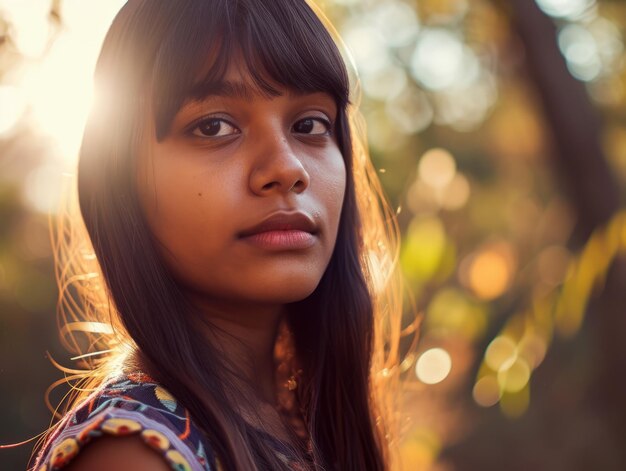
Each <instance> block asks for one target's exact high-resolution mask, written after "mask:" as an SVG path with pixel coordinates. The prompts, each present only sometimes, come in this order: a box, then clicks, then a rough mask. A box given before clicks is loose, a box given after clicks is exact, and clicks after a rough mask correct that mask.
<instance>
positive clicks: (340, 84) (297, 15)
mask: <svg viewBox="0 0 626 471" xmlns="http://www.w3.org/2000/svg"><path fill="white" fill-rule="evenodd" d="M208 3H209V2H190V3H187V4H186V5H185V7H184V8H179V9H178V10H177V12H176V15H177V16H178V21H175V22H173V23H172V26H171V28H169V29H168V31H166V33H165V36H164V39H163V41H162V43H161V46H160V48H159V50H158V51H157V58H156V61H155V64H154V70H153V72H152V77H153V78H152V102H153V103H154V118H155V125H156V131H157V138H158V139H162V138H164V137H165V136H166V135H167V133H168V131H169V127H170V125H171V123H172V121H173V119H174V116H175V115H176V113H177V112H178V111H179V110H180V108H181V107H182V106H183V105H184V103H185V102H187V101H190V100H201V99H202V98H203V97H204V96H206V95H207V90H211V89H212V88H213V86H214V85H215V84H216V83H218V82H220V81H221V80H222V78H223V77H224V75H225V74H226V71H227V68H228V65H229V63H230V62H231V61H232V58H233V57H235V56H237V55H239V56H240V57H241V58H242V59H243V64H244V65H245V67H246V70H247V72H248V73H249V78H250V79H251V81H252V83H250V84H249V85H250V86H251V87H252V88H253V89H254V90H255V92H257V93H259V94H260V95H262V96H266V97H273V96H278V95H280V94H281V92H280V90H279V88H278V87H284V88H286V89H289V90H292V91H294V92H296V93H315V92H324V93H328V94H329V95H331V96H332V97H333V98H334V99H335V101H336V103H337V105H338V107H340V108H345V107H346V106H347V104H348V103H349V90H350V86H349V78H348V73H347V71H346V69H345V65H344V62H343V59H342V58H341V55H340V54H339V52H338V49H337V47H336V46H335V44H334V41H333V39H332V37H331V36H330V34H329V33H328V31H327V30H326V29H325V27H324V26H323V24H322V23H321V22H320V21H319V19H318V18H317V16H315V14H314V13H313V12H312V11H311V10H310V9H309V8H308V6H307V5H306V2H305V1H295V2H294V3H295V4H296V5H297V6H296V7H295V8H290V9H285V8H283V7H282V6H281V3H280V2H275V1H273V0H231V1H222V2H215V3H214V5H213V6H212V8H211V9H209V8H207V5H208ZM218 19H219V20H218ZM181 51H182V52H181Z"/></svg>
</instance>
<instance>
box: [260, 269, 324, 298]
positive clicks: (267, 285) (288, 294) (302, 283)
mask: <svg viewBox="0 0 626 471" xmlns="http://www.w3.org/2000/svg"><path fill="white" fill-rule="evenodd" d="M271 278H272V279H271V280H270V279H266V280H264V282H263V283H259V284H258V285H257V289H255V291H256V293H255V294H256V296H254V297H255V298H256V299H259V300H263V301H265V302H269V303H277V304H287V303H294V302H297V301H302V300H303V299H305V298H307V297H309V296H310V295H311V294H312V293H313V291H315V289H316V288H317V286H318V285H319V282H320V280H321V277H316V278H313V279H311V278H309V277H297V276H289V277H286V278H284V279H279V278H274V277H271ZM259 288H260V289H259Z"/></svg>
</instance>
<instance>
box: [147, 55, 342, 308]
mask: <svg viewBox="0 0 626 471" xmlns="http://www.w3.org/2000/svg"><path fill="white" fill-rule="evenodd" d="M251 83H252V80H251V78H250V75H249V72H247V70H246V69H245V67H243V66H242V65H241V61H239V60H233V61H232V62H231V66H230V68H229V70H228V71H227V73H226V75H225V76H224V79H223V82H222V83H220V84H217V85H216V86H215V87H211V93H210V95H208V96H207V97H206V98H204V99H202V100H201V101H193V102H189V103H187V104H185V105H184V106H183V107H182V108H181V110H180V111H179V112H178V114H177V115H176V117H175V118H174V121H173V123H172V126H171V128H170V132H169V134H168V135H167V136H166V137H165V138H164V139H163V140H161V141H160V142H158V141H157V139H156V137H155V131H154V129H153V128H152V129H150V130H149V132H148V138H147V141H148V142H147V145H146V146H145V149H144V150H145V151H144V152H140V156H139V162H138V165H139V167H138V170H139V171H138V189H139V198H140V203H141V205H142V208H143V211H144V213H145V215H146V219H147V221H148V225H149V227H150V229H151V231H152V233H153V234H154V236H155V237H156V239H157V241H158V244H159V246H160V247H159V249H160V251H161V253H162V255H163V256H164V258H165V260H166V263H167V264H168V266H169V268H170V269H171V270H172V271H173V273H174V275H175V277H176V279H177V280H178V281H179V282H180V283H181V285H182V286H183V288H184V289H185V290H186V291H187V292H188V293H189V294H191V295H192V296H194V297H196V298H198V297H199V298H201V299H203V300H204V301H207V300H208V301H209V302H210V301H213V302H217V303H222V302H226V303H244V304H249V303H257V304H258V303H261V304H283V303H288V302H293V301H297V300H301V299H303V298H305V297H306V296H308V295H309V294H311V293H312V292H313V290H314V289H315V288H316V286H317V285H318V283H319V281H320V279H321V277H322V275H323V273H324V271H325V269H326V267H327V265H328V262H329V260H330V257H331V254H332V252H333V248H334V245H335V240H336V236H337V229H338V225H339V218H340V214H341V207H342V202H343V197H344V191H345V184H346V170H345V166H344V161H343V157H342V155H341V153H340V151H339V148H338V145H337V140H336V137H335V136H334V135H333V134H334V129H335V125H334V123H335V120H336V118H337V108H336V104H335V101H334V100H333V98H332V97H331V96H330V95H328V94H325V93H314V94H306V95H294V94H291V93H290V91H289V90H287V89H285V88H283V87H277V88H278V89H279V90H281V92H282V95H281V96H278V97H273V98H267V97H264V96H263V95H260V94H258V93H257V92H255V90H254V89H252V88H251V87H250V84H251Z"/></svg>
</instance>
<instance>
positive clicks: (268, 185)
mask: <svg viewBox="0 0 626 471" xmlns="http://www.w3.org/2000/svg"><path fill="white" fill-rule="evenodd" d="M272 134H273V136H271V137H270V138H268V139H266V140H265V141H266V142H265V144H264V145H263V144H261V143H259V144H260V145H259V146H258V152H259V154H258V158H257V159H256V162H255V166H254V167H253V170H252V172H251V174H250V188H251V190H252V192H253V193H255V194H257V195H259V196H266V195H270V194H274V193H276V192H278V193H285V194H287V193H289V192H294V193H297V194H299V193H302V192H303V191H304V190H305V189H306V188H307V187H308V186H309V182H310V177H309V174H308V172H307V171H306V169H305V168H304V166H303V165H302V161H301V159H300V158H298V156H297V155H296V154H295V152H294V150H293V149H292V147H291V146H290V145H289V142H288V140H287V138H286V137H285V136H284V135H282V134H279V135H276V133H272Z"/></svg>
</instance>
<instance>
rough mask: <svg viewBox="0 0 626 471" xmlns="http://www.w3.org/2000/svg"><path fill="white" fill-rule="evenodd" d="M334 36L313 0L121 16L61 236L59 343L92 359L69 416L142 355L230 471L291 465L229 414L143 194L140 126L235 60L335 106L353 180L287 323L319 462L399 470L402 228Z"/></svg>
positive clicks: (132, 6)
mask: <svg viewBox="0 0 626 471" xmlns="http://www.w3.org/2000/svg"><path fill="white" fill-rule="evenodd" d="M330 31H332V27H331V26H330V24H329V23H328V22H327V20H325V18H324V17H323V15H322V13H321V12H320V11H319V10H317V9H316V7H315V6H314V5H312V4H310V3H307V2H305V1H304V0H179V1H176V2H172V1H171V0H131V1H129V2H128V3H127V4H126V6H125V7H124V8H123V9H122V10H121V11H120V13H119V14H118V15H117V17H116V18H115V20H114V21H113V24H112V26H111V28H110V30H109V33H108V34H107V36H106V39H105V41H104V44H103V47H102V51H101V54H100V58H99V60H98V64H97V67H96V74H95V80H96V89H97V90H98V92H99V93H100V98H99V100H98V103H97V105H96V107H95V108H94V111H93V112H92V114H91V116H90V118H89V120H88V123H87V126H86V129H85V134H84V139H83V143H82V147H81V151H80V160H79V166H78V182H77V183H78V185H77V187H78V204H79V209H80V213H81V215H82V221H83V222H84V226H82V225H81V221H80V220H79V219H77V218H76V217H75V215H74V214H73V211H72V208H71V207H68V208H69V209H68V210H67V211H66V212H63V213H61V214H60V216H59V220H58V223H57V226H56V227H57V230H56V233H55V234H56V235H55V238H54V244H55V249H56V254H57V277H58V283H59V286H60V298H59V313H60V319H61V325H60V328H61V333H62V338H63V340H64V341H65V342H66V346H67V347H68V348H69V349H70V350H71V351H72V352H76V353H77V354H82V355H86V356H83V362H84V364H85V365H86V367H87V368H86V371H80V370H72V372H73V373H75V374H76V378H79V379H81V383H80V384H81V388H80V389H77V390H78V391H79V393H78V394H76V395H75V397H74V398H73V400H72V401H71V402H70V403H69V404H68V408H70V407H71V406H72V405H75V404H77V403H78V402H79V401H80V400H81V399H82V398H83V397H84V396H85V394H86V392H88V391H91V390H93V389H94V388H97V387H98V386H99V385H101V384H102V383H103V382H104V381H105V380H106V379H107V378H108V377H110V376H111V375H113V374H114V373H115V371H117V370H118V369H119V368H120V367H122V366H124V365H127V363H128V361H129V359H130V358H134V357H135V354H137V353H140V356H141V358H142V361H143V366H144V367H146V368H147V370H148V371H147V372H148V373H149V374H150V375H151V376H153V377H154V378H156V379H157V380H158V381H159V383H161V384H162V385H163V386H164V387H165V388H166V389H168V390H169V391H170V392H171V393H172V394H173V395H174V396H175V397H176V398H177V399H178V400H179V401H180V402H181V403H182V404H184V405H185V406H186V407H187V408H188V409H189V411H190V413H191V416H192V417H193V420H194V422H195V423H196V424H197V425H198V426H199V427H200V429H201V430H202V431H203V432H204V433H205V434H206V436H207V439H208V441H209V443H210V444H211V446H212V448H213V449H214V451H215V453H216V455H217V456H218V458H219V460H220V462H221V464H222V466H223V467H224V469H226V470H254V469H284V467H285V465H284V464H283V463H282V462H281V461H280V460H278V459H277V458H276V457H275V455H274V454H273V453H272V451H271V450H270V449H269V448H268V446H267V444H266V442H265V441H264V440H263V439H262V436H261V434H262V432H261V431H259V430H258V429H257V428H255V427H253V426H251V425H250V424H248V423H247V422H246V421H245V420H244V419H243V418H242V417H241V415H240V414H238V413H237V412H236V411H235V410H234V409H233V408H232V407H229V406H228V405H229V404H232V399H229V398H232V395H231V394H232V392H233V391H232V390H233V387H232V385H230V384H228V381H227V380H225V378H226V376H225V375H224V374H223V372H224V371H225V369H226V368H229V363H228V361H227V359H225V358H223V355H221V354H220V352H219V350H217V349H215V348H213V347H212V346H211V345H210V343H207V341H206V339H205V338H203V337H201V335H200V334H199V333H198V331H197V329H194V328H193V325H192V321H191V318H192V315H191V313H193V312H194V311H193V310H194V308H193V306H192V305H191V304H190V303H189V301H188V300H187V299H186V298H185V296H184V295H183V293H182V291H181V289H180V288H179V286H178V285H177V283H176V281H175V280H174V278H173V276H172V274H171V273H170V272H169V270H168V269H167V267H166V265H165V263H164V261H163V260H162V259H161V257H160V256H159V254H158V251H157V250H156V247H155V241H154V239H153V237H152V234H151V233H150V231H149V229H148V226H147V224H146V221H145V218H144V215H143V214H142V211H141V209H140V206H139V202H138V198H137V189H136V186H135V185H136V183H135V182H136V175H135V171H136V155H137V152H138V149H140V145H141V142H142V139H143V135H142V132H143V129H144V127H145V123H143V122H145V119H146V116H151V117H153V119H154V124H155V128H156V131H157V138H158V139H162V138H164V137H165V136H166V135H167V133H168V130H169V126H170V124H171V122H172V119H173V117H174V115H175V114H176V113H177V112H178V110H179V109H180V107H181V105H182V104H183V103H184V101H185V100H186V99H189V98H193V97H194V96H195V94H196V93H199V89H200V88H201V87H202V84H203V83H206V82H207V81H214V80H215V79H219V78H220V76H221V74H223V73H224V72H225V70H226V67H227V65H228V61H229V57H231V56H232V55H233V53H239V54H241V55H242V57H243V58H244V60H245V63H246V64H247V66H248V70H249V71H250V73H251V75H252V79H253V81H254V82H255V85H256V86H257V87H258V89H259V90H260V91H261V92H263V93H265V94H268V95H273V94H276V93H278V92H277V90H275V89H274V88H273V86H272V84H273V83H277V84H280V85H281V86H284V87H286V88H289V89H293V90H297V91H301V92H317V91H323V92H326V93H329V94H330V95H331V96H333V97H334V99H335V101H336V103H337V107H338V118H337V122H336V129H335V134H336V136H337V138H338V145H339V148H340V150H341V153H342V155H343V157H344V161H345V166H346V170H347V183H346V191H345V199H344V201H343V207H342V213H341V220H340V225H339V231H338V235H337V242H336V246H335V248H334V252H333V255H332V257H331V260H330V263H329V265H328V267H327V269H326V271H325V273H324V275H323V277H322V280H321V281H320V283H319V285H318V287H317V288H316V290H315V291H314V292H313V294H311V295H310V296H309V297H307V298H306V299H304V300H302V301H299V302H296V303H293V304H290V305H289V306H287V317H286V321H287V324H288V326H289V329H290V332H291V333H292V340H293V343H294V345H295V350H296V354H297V357H298V360H299V363H300V365H301V367H302V377H301V378H300V379H299V382H298V389H297V393H298V399H299V402H300V405H301V406H302V410H303V415H304V420H305V424H306V427H307V429H308V433H309V435H310V438H311V442H312V444H313V455H314V458H315V464H316V467H318V468H319V469H340V470H345V471H349V470H355V471H356V470H359V471H361V470H383V469H388V468H389V467H390V463H391V459H392V458H391V454H390V448H392V447H391V446H390V443H391V442H392V440H393V437H394V436H395V426H394V425H393V423H394V421H393V413H394V409H395V408H394V405H393V404H394V402H393V394H394V390H395V389H394V388H395V386H396V385H397V382H398V374H399V373H398V367H397V364H398V356H397V355H398V345H399V338H400V317H401V312H400V310H401V308H400V295H399V279H398V277H397V274H396V271H395V265H396V260H397V248H396V241H397V232H398V231H397V228H396V225H395V217H394V216H395V215H394V214H393V213H392V212H391V211H390V210H389V208H388V206H387V204H386V203H385V200H384V198H383V197H382V192H381V190H380V185H379V182H378V179H377V177H376V173H375V172H374V170H373V168H372V165H371V162H370V160H369V157H368V155H367V150H366V147H365V146H364V145H363V135H362V132H363V126H362V123H361V122H360V121H359V117H358V114H357V111H356V104H357V103H356V102H357V100H358V87H357V86H356V85H358V82H355V83H354V84H353V85H355V86H354V87H353V89H352V90H351V89H350V80H349V74H348V71H347V69H346V66H345V63H344V60H343V59H342V56H341V53H340V50H339V48H338V46H337V44H336V42H335V41H338V38H335V40H333V35H332V34H331V32H330ZM209 53H211V54H213V53H214V54H213V55H214V57H213V56H212V57H213V58H212V60H211V63H210V64H209V67H208V70H207V65H206V62H207V59H208V55H209ZM142 123H143V124H142ZM74 209H76V206H75V207H74ZM85 322H86V323H85ZM76 331H83V332H86V334H84V336H83V337H80V336H79V335H77V334H76ZM94 352H98V354H97V355H93V353H94ZM207 359H211V361H207Z"/></svg>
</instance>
